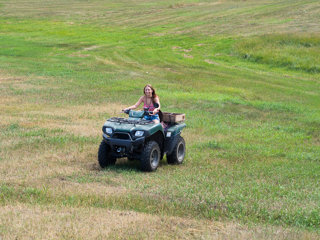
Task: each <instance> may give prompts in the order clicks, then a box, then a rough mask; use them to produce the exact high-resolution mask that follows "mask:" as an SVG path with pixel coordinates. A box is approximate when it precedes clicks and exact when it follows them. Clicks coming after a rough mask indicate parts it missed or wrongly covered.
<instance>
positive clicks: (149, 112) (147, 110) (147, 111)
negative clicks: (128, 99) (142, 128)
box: [122, 108, 153, 115]
mask: <svg viewBox="0 0 320 240" xmlns="http://www.w3.org/2000/svg"><path fill="white" fill-rule="evenodd" d="M130 111H133V110H132V109H126V110H122V112H123V113H125V114H129V112H130ZM150 114H153V111H149V108H145V109H144V115H150Z"/></svg>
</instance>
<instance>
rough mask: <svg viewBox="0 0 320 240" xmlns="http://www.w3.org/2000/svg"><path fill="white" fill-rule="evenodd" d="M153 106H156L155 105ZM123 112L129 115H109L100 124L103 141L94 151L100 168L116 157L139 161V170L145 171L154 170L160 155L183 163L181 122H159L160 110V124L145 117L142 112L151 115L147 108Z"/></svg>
mask: <svg viewBox="0 0 320 240" xmlns="http://www.w3.org/2000/svg"><path fill="white" fill-rule="evenodd" d="M156 105H157V103H155V107H156V108H157V107H158V106H159V105H158V106H156ZM124 112H125V113H126V114H128V115H129V117H128V118H117V117H112V118H110V119H108V120H107V121H106V122H105V123H104V125H103V127H102V131H103V140H102V142H101V144H100V147H99V152H98V161H99V164H100V166H101V167H102V168H104V167H107V166H109V165H113V164H115V162H116V160H117V158H123V157H127V158H128V159H129V160H136V159H137V160H139V161H140V164H141V169H142V170H143V171H147V172H153V171H156V170H157V168H158V166H159V163H160V160H162V158H163V157H164V154H166V155H167V162H168V163H169V164H181V163H182V162H183V159H184V156H185V151H186V146H185V141H184V139H183V138H182V137H181V136H180V135H181V131H182V129H183V128H185V127H186V124H185V123H184V122H163V119H162V118H163V115H162V112H161V111H160V112H159V117H160V123H153V122H152V121H148V120H145V119H143V117H144V116H145V115H149V114H152V112H150V111H149V109H148V108H145V109H144V111H133V110H127V111H124ZM163 126H166V127H165V128H164V127H163Z"/></svg>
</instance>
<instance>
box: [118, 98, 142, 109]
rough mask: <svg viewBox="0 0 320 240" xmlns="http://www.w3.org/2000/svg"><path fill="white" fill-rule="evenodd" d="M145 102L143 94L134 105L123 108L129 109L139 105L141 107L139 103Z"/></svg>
mask: <svg viewBox="0 0 320 240" xmlns="http://www.w3.org/2000/svg"><path fill="white" fill-rule="evenodd" d="M142 102H143V96H142V97H141V98H139V100H138V102H137V103H136V104H135V105H132V106H130V107H128V108H125V109H123V111H124V110H128V109H136V108H137V107H139V105H140V104H141V103H142Z"/></svg>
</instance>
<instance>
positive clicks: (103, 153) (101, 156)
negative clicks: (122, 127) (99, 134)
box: [98, 140, 117, 168]
mask: <svg viewBox="0 0 320 240" xmlns="http://www.w3.org/2000/svg"><path fill="white" fill-rule="evenodd" d="M98 161H99V164H100V166H101V167H102V168H105V167H107V166H109V165H114V164H115V163H116V161H117V158H115V157H111V156H110V146H109V145H108V144H106V143H105V141H103V140H102V142H101V143H100V147H99V152H98Z"/></svg>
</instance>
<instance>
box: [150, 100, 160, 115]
mask: <svg viewBox="0 0 320 240" xmlns="http://www.w3.org/2000/svg"><path fill="white" fill-rule="evenodd" d="M155 103H158V104H159V107H157V108H155V109H154V110H153V114H151V115H155V114H157V113H158V112H159V110H160V107H161V106H160V100H159V98H158V97H156V98H155V99H154V103H153V105H154V104H155Z"/></svg>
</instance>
